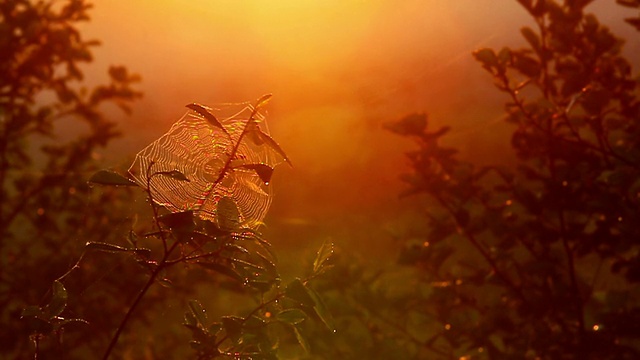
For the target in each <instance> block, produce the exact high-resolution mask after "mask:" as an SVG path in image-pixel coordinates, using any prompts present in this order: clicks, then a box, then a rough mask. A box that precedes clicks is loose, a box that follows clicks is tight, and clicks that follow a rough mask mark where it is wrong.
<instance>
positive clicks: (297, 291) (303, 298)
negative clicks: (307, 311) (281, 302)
mask: <svg viewBox="0 0 640 360" xmlns="http://www.w3.org/2000/svg"><path fill="white" fill-rule="evenodd" d="M284 294H285V295H286V296H287V297H288V298H290V299H292V300H295V301H297V302H299V303H300V304H301V305H305V306H310V307H314V306H315V304H316V302H315V300H313V298H312V297H311V295H310V294H309V289H308V288H307V287H306V286H305V285H304V284H303V283H302V281H300V279H295V280H293V281H291V282H290V283H289V285H287V288H286V289H285V291H284Z"/></svg>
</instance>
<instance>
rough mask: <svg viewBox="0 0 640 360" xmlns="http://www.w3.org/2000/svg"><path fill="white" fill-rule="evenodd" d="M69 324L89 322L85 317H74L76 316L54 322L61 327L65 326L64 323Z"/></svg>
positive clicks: (85, 323) (87, 323)
mask: <svg viewBox="0 0 640 360" xmlns="http://www.w3.org/2000/svg"><path fill="white" fill-rule="evenodd" d="M69 324H84V325H89V322H88V321H87V320H85V319H76V318H73V319H64V320H62V321H61V322H59V323H57V324H56V326H57V327H58V328H61V327H63V326H65V325H69Z"/></svg>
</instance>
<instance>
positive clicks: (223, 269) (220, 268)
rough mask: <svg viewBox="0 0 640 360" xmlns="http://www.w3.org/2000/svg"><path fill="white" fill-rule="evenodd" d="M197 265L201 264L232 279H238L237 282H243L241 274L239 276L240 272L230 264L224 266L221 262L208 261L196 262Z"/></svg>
mask: <svg viewBox="0 0 640 360" xmlns="http://www.w3.org/2000/svg"><path fill="white" fill-rule="evenodd" d="M197 264H198V265H200V266H202V267H203V268H206V269H209V270H213V271H215V272H218V273H220V274H222V275H226V276H228V277H230V278H232V279H234V280H238V281H239V282H243V281H244V278H243V277H242V276H240V274H239V273H238V272H237V271H235V270H234V269H233V268H231V267H230V266H225V265H222V264H218V263H209V262H198V263H197Z"/></svg>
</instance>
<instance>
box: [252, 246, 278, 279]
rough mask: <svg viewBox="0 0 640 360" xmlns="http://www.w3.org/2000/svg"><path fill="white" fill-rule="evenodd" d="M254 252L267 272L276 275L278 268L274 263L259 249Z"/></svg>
mask: <svg viewBox="0 0 640 360" xmlns="http://www.w3.org/2000/svg"><path fill="white" fill-rule="evenodd" d="M255 254H256V255H258V257H259V258H260V260H261V261H262V263H263V264H264V268H265V270H266V271H267V273H268V274H269V275H271V276H273V277H278V268H277V267H276V264H275V263H274V262H273V261H271V259H269V258H268V257H267V256H266V255H264V254H262V253H261V252H259V251H256V252H255Z"/></svg>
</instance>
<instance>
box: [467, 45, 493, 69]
mask: <svg viewBox="0 0 640 360" xmlns="http://www.w3.org/2000/svg"><path fill="white" fill-rule="evenodd" d="M473 57H475V58H476V60H477V61H479V62H481V63H482V66H483V67H485V68H486V69H491V68H494V67H497V66H498V57H497V56H496V53H495V52H494V51H493V50H492V49H488V48H484V49H480V50H476V51H474V52H473Z"/></svg>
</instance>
